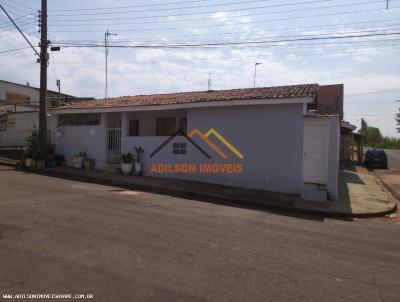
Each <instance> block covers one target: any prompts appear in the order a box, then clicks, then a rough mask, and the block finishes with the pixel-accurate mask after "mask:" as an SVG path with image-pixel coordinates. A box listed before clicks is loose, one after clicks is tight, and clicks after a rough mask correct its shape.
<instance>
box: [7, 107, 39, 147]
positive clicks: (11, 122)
mask: <svg viewBox="0 0 400 302" xmlns="http://www.w3.org/2000/svg"><path fill="white" fill-rule="evenodd" d="M1 117H2V118H5V119H6V120H7V126H6V129H5V131H0V147H11V146H12V147H19V146H23V145H24V144H25V139H26V138H27V137H28V136H30V135H31V134H32V131H33V130H34V129H36V130H37V129H38V125H39V113H38V112H21V113H8V114H5V115H2V116H1Z"/></svg>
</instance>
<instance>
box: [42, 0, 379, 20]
mask: <svg viewBox="0 0 400 302" xmlns="http://www.w3.org/2000/svg"><path fill="white" fill-rule="evenodd" d="M328 1H334V0H314V1H308V2H296V3H287V4H276V5H266V6H257V7H250V8H249V7H247V8H236V9H230V10H223V11H222V10H220V11H206V12H188V13H182V14H174V15H150V16H134V17H120V16H118V17H117V18H118V20H132V19H133V20H137V19H154V18H176V17H182V16H193V15H208V14H216V13H230V12H241V11H248V10H260V9H269V8H274V7H284V6H291V5H300V4H312V3H320V2H328ZM376 3H381V1H380V0H375V1H367V2H358V3H351V4H340V5H332V6H319V7H311V8H303V9H291V10H281V11H276V12H267V13H265V12H264V13H257V14H250V15H241V16H243V17H246V16H254V15H269V14H281V13H287V12H299V11H307V10H317V9H331V8H340V7H349V6H359V5H367V4H376ZM137 12H139V11H137ZM131 13H134V11H131ZM49 20H50V21H51V18H49ZM114 20H115V17H112V18H93V19H57V21H59V22H87V21H114ZM199 20H200V21H201V20H204V18H201V19H196V20H195V21H199ZM173 21H178V20H173ZM189 21H191V20H189ZM131 24H134V23H131ZM136 24H142V22H140V23H136Z"/></svg>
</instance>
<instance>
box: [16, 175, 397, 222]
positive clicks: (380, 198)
mask: <svg viewBox="0 0 400 302" xmlns="http://www.w3.org/2000/svg"><path fill="white" fill-rule="evenodd" d="M21 171H24V172H28V173H29V172H32V173H39V174H45V175H49V176H55V177H61V178H67V179H73V180H77V181H84V182H91V183H98V184H104V185H110V186H116V187H122V188H124V189H131V190H141V191H148V192H153V193H158V194H165V195H171V196H176V197H182V198H190V199H197V200H203V201H210V202H217V203H225V204H230V203H235V204H238V203H239V204H242V205H243V204H253V205H254V204H257V205H262V206H263V207H267V208H274V209H281V210H282V209H283V210H289V211H294V212H303V213H314V214H319V215H322V216H338V217H347V218H354V217H372V216H383V215H387V214H390V213H392V212H395V211H396V204H395V202H394V199H393V197H392V196H391V194H390V193H389V192H387V191H386V190H385V189H384V188H383V187H382V186H381V185H380V183H379V182H377V180H376V178H375V177H374V176H373V175H372V174H371V173H370V172H368V171H367V170H366V169H363V170H360V171H355V172H352V171H341V173H340V177H339V200H338V201H328V202H311V201H306V200H303V199H301V198H300V197H299V196H297V195H291V194H284V193H276V192H268V191H261V190H252V189H243V188H235V187H227V186H222V185H215V184H207V183H201V182H192V181H184V180H172V179H164V178H155V177H139V176H131V175H129V176H126V175H123V174H119V173H113V172H104V171H98V170H83V169H75V168H71V167H57V168H45V169H32V170H26V169H24V170H21Z"/></svg>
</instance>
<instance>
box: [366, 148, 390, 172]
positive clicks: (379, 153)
mask: <svg viewBox="0 0 400 302" xmlns="http://www.w3.org/2000/svg"><path fill="white" fill-rule="evenodd" d="M364 164H365V165H366V166H367V167H368V168H371V167H382V168H384V169H387V168H388V159H387V155H386V152H385V151H384V150H377V149H372V150H368V151H367V153H366V154H365V160H364Z"/></svg>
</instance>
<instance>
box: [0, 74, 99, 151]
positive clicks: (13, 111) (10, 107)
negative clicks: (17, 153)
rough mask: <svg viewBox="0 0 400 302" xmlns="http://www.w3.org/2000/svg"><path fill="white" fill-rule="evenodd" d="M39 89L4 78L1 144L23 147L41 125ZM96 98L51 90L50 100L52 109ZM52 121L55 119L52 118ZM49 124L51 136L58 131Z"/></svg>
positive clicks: (0, 90) (0, 92) (1, 85)
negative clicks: (77, 96)
mask: <svg viewBox="0 0 400 302" xmlns="http://www.w3.org/2000/svg"><path fill="white" fill-rule="evenodd" d="M39 98H40V96H39V88H36V87H32V86H29V85H28V84H27V85H22V84H17V83H12V82H8V81H2V80H0V147H20V146H23V145H24V144H25V140H26V138H27V137H28V136H30V135H31V134H32V131H33V130H34V129H38V127H39V114H38V110H39ZM92 99H93V98H76V97H73V96H71V95H68V94H65V93H60V94H59V93H58V92H56V91H52V90H48V91H47V103H48V108H49V109H50V108H51V107H53V106H56V105H58V104H57V103H58V101H59V100H61V103H62V104H65V103H68V102H74V101H81V100H92ZM49 122H51V119H50V120H49ZM51 128H53V129H54V127H49V139H50V140H51V141H53V138H54V133H53V132H52V131H51Z"/></svg>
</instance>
